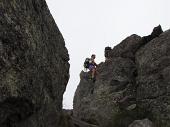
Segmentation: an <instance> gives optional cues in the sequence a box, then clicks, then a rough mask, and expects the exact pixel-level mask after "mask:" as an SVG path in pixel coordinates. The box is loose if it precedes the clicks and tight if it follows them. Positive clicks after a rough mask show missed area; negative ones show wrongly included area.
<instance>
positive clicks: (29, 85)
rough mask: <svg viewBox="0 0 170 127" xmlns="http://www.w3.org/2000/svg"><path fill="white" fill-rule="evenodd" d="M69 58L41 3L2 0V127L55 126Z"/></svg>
mask: <svg viewBox="0 0 170 127" xmlns="http://www.w3.org/2000/svg"><path fill="white" fill-rule="evenodd" d="M68 60H69V56H68V52H67V49H66V48H65V43H64V39H63V37H62V35H61V33H60V31H59V30H58V28H57V26H56V24H55V22H54V20H53V18H52V16H51V14H50V12H49V10H48V7H47V5H46V2H45V0H1V1H0V127H56V126H58V127H59V126H60V125H59V124H60V118H61V117H60V112H61V110H62V96H63V93H64V91H65V88H66V85H67V82H68V78H69V64H68Z"/></svg>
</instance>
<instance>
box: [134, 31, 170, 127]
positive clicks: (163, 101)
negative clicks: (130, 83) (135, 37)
mask: <svg viewBox="0 0 170 127" xmlns="http://www.w3.org/2000/svg"><path fill="white" fill-rule="evenodd" d="M136 65H137V68H138V76H137V85H138V88H137V100H138V102H139V106H140V107H141V108H145V109H146V110H147V111H148V112H149V113H150V115H151V117H152V118H153V119H154V120H155V122H156V124H157V126H161V127H164V126H165V127H168V126H170V115H169V113H170V98H169V96H170V89H169V85H170V30H169V31H166V32H164V33H163V34H161V35H160V36H159V38H155V39H153V40H152V41H150V42H149V43H147V44H146V45H145V46H144V47H142V48H141V49H140V50H139V51H138V52H137V53H136Z"/></svg>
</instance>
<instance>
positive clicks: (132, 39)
mask: <svg viewBox="0 0 170 127" xmlns="http://www.w3.org/2000/svg"><path fill="white" fill-rule="evenodd" d="M146 37H147V36H146ZM146 37H140V36H138V35H132V36H129V37H128V38H126V39H125V40H123V41H122V42H121V43H120V44H119V45H117V46H115V47H114V48H113V49H112V50H111V51H110V52H109V55H110V57H109V60H106V61H105V62H104V63H101V64H100V65H99V66H98V68H97V77H96V82H95V83H93V82H92V81H91V80H89V78H88V77H89V75H90V72H89V73H86V72H81V74H80V77H81V80H80V83H79V85H78V87H77V90H76V93H75V96H74V102H73V108H74V109H73V116H74V117H77V118H79V119H80V120H83V121H86V122H88V123H92V124H95V125H97V126H100V127H111V126H112V127H127V126H128V125H130V124H131V123H132V122H133V121H134V120H136V119H144V118H149V119H151V120H152V122H153V123H154V125H156V126H158V127H168V126H169V125H170V116H169V111H170V108H169V107H170V106H169V105H170V101H169V100H170V99H169V95H170V94H169V91H170V87H169V83H170V78H169V77H170V73H169V72H170V61H169V58H170V30H168V31H165V32H163V31H162V28H161V26H158V27H155V28H154V30H153V32H152V33H151V35H149V36H148V37H149V39H147V40H146Z"/></svg>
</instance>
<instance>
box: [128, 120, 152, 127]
mask: <svg viewBox="0 0 170 127" xmlns="http://www.w3.org/2000/svg"><path fill="white" fill-rule="evenodd" d="M129 127H154V125H153V123H152V122H151V121H150V120H148V119H143V120H135V121H134V122H133V123H132V124H130V125H129Z"/></svg>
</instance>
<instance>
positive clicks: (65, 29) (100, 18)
mask: <svg viewBox="0 0 170 127" xmlns="http://www.w3.org/2000/svg"><path fill="white" fill-rule="evenodd" d="M46 2H47V4H48V6H49V8H50V11H51V13H52V15H53V17H54V19H55V21H56V23H57V25H58V27H59V29H60V31H61V33H62V35H63V36H64V39H65V42H66V47H67V49H68V51H69V55H70V64H71V68H70V80H69V83H68V85H67V90H66V92H65V94H64V101H63V108H66V109H70V108H72V101H73V96H74V92H75V90H76V88H77V85H78V84H79V81H80V78H79V74H80V72H81V70H82V69H83V63H84V60H85V58H86V57H90V56H91V54H93V53H94V54H96V62H97V63H99V62H101V61H104V48H105V47H106V46H111V47H114V46H115V45H116V44H118V43H120V42H121V41H122V40H123V39H125V38H126V37H127V36H130V35H131V34H138V35H140V36H145V35H148V34H150V33H151V32H152V29H153V27H155V26H157V25H159V24H161V25H162V28H163V30H167V29H169V28H170V15H169V13H170V0H46Z"/></svg>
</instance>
